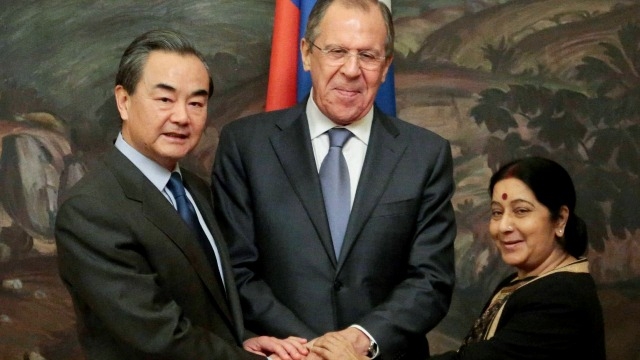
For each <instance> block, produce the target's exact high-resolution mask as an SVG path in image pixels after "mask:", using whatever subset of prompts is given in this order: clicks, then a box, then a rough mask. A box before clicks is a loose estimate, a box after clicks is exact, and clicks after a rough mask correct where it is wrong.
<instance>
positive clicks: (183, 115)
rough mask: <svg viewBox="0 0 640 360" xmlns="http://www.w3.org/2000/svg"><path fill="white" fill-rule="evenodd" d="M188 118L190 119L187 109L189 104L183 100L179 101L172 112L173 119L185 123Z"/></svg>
mask: <svg viewBox="0 0 640 360" xmlns="http://www.w3.org/2000/svg"><path fill="white" fill-rule="evenodd" d="M188 120H189V115H188V111H187V104H186V103H183V102H177V103H176V106H174V108H173V112H172V114H171V121H173V122H175V123H180V124H184V123H186V122H188Z"/></svg>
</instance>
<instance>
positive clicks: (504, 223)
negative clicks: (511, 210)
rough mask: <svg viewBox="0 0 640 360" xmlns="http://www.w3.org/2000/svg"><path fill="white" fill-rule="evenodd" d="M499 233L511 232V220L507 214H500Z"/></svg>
mask: <svg viewBox="0 0 640 360" xmlns="http://www.w3.org/2000/svg"><path fill="white" fill-rule="evenodd" d="M499 225H500V227H499V229H500V232H503V233H507V232H512V231H513V230H514V229H513V221H512V220H511V216H509V214H508V213H504V214H502V218H500V223H499Z"/></svg>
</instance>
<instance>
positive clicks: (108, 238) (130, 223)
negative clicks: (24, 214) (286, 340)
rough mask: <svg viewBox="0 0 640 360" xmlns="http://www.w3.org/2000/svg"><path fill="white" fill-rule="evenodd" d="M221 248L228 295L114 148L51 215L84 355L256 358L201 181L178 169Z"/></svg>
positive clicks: (172, 214) (171, 212) (163, 202)
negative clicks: (244, 343)
mask: <svg viewBox="0 0 640 360" xmlns="http://www.w3.org/2000/svg"><path fill="white" fill-rule="evenodd" d="M182 174H183V179H184V182H185V186H186V187H187V188H188V190H189V192H190V193H191V194H192V195H193V197H194V200H195V201H196V203H197V205H198V208H199V209H200V211H201V213H202V215H203V217H204V218H205V220H206V222H207V224H208V225H209V228H210V229H211V232H212V234H213V236H214V238H215V239H216V242H217V245H218V247H219V250H220V254H221V258H222V259H221V260H222V264H223V267H224V272H225V279H226V280H225V281H226V284H227V288H228V290H229V291H228V295H225V292H224V289H222V288H221V286H222V285H221V284H219V283H218V282H217V280H216V278H215V275H214V273H213V271H216V270H215V269H212V268H211V266H210V265H209V263H208V262H207V258H206V257H205V255H204V254H203V252H202V250H201V248H200V247H199V245H198V243H197V240H195V237H194V235H192V232H191V231H190V230H189V228H188V227H187V225H186V224H185V223H184V222H183V221H182V219H181V218H180V217H179V215H178V214H177V212H176V211H175V209H174V208H173V207H172V206H171V204H170V203H169V202H168V201H167V199H166V198H165V197H164V196H163V194H162V193H161V192H159V191H158V189H157V188H155V187H154V186H153V184H151V182H150V181H149V180H148V179H147V178H146V177H145V176H144V175H143V174H142V172H140V171H139V170H138V169H137V168H136V167H135V166H134V165H133V164H132V163H131V162H130V161H129V160H128V159H127V158H126V157H125V156H124V155H123V154H122V153H121V152H120V151H118V150H117V149H115V148H113V149H112V150H111V151H109V152H108V153H107V154H106V156H105V157H104V161H103V162H101V163H100V164H99V165H98V166H97V168H96V169H95V170H94V171H92V172H90V173H89V174H87V175H86V176H85V177H84V178H83V179H82V180H81V181H80V182H79V183H78V184H77V185H76V186H75V187H74V188H73V189H72V190H71V192H70V193H69V195H68V198H67V200H66V201H65V202H64V203H63V204H62V205H61V207H60V210H59V212H58V215H57V219H56V230H55V235H56V241H57V246H58V259H59V270H60V276H61V278H62V280H63V282H64V283H65V285H66V286H67V288H68V290H69V292H70V294H71V297H72V299H73V303H74V308H75V311H76V315H77V326H78V334H79V339H80V343H81V345H82V347H83V349H84V351H85V353H86V355H87V358H88V359H105V360H123V359H165V358H166V359H263V358H264V357H260V356H257V355H253V354H250V353H248V352H246V351H244V350H242V348H241V347H240V345H241V343H242V341H243V339H244V334H243V325H242V316H241V310H240V305H239V301H238V295H237V292H236V291H235V287H234V282H233V277H232V275H231V274H232V272H231V268H230V264H229V261H228V251H227V249H226V245H225V244H224V242H223V241H222V235H221V234H220V232H219V230H218V228H217V225H216V223H215V221H214V218H213V209H212V205H211V204H212V203H211V196H210V194H211V192H210V190H209V188H208V187H207V185H206V183H205V182H203V181H202V180H201V179H198V178H197V177H196V176H195V175H193V174H191V173H189V172H188V171H186V170H182Z"/></svg>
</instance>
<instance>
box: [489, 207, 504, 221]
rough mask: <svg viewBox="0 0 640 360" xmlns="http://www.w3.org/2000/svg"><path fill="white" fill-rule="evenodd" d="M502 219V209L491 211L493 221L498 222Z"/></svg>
mask: <svg viewBox="0 0 640 360" xmlns="http://www.w3.org/2000/svg"><path fill="white" fill-rule="evenodd" d="M500 217H502V210H500V209H491V219H493V220H497V219H500Z"/></svg>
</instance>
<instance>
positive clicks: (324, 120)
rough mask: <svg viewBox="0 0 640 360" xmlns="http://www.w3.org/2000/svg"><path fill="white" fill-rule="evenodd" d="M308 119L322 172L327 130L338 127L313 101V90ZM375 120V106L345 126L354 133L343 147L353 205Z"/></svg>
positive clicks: (315, 155)
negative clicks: (372, 124) (362, 116)
mask: <svg viewBox="0 0 640 360" xmlns="http://www.w3.org/2000/svg"><path fill="white" fill-rule="evenodd" d="M306 111H307V120H308V122H309V133H310V134H311V145H312V146H313V155H314V157H315V159H316V167H317V169H318V172H320V166H321V165H322V161H323V160H324V157H325V156H327V153H328V152H329V134H327V131H328V130H329V129H331V128H334V127H337V126H338V125H336V124H335V123H334V122H333V121H331V120H329V118H328V117H326V116H325V115H324V114H323V113H322V112H320V109H318V106H317V105H316V103H315V102H314V101H313V90H312V94H311V96H309V101H307V109H306ZM372 122H373V108H371V110H370V111H369V112H368V113H367V114H366V115H365V116H364V118H362V119H360V120H357V121H354V122H353V123H351V124H349V125H347V126H339V127H344V128H346V129H348V130H349V131H351V132H352V133H353V136H352V137H351V138H350V139H349V140H347V142H346V144H344V146H343V147H342V154H343V155H344V158H345V160H346V161H347V167H348V168H349V180H350V183H351V206H352V207H353V200H354V199H355V197H356V190H357V189H358V181H359V180H360V173H362V165H363V164H364V157H365V155H366V154H367V146H368V145H369V135H370V133H371V123H372Z"/></svg>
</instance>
